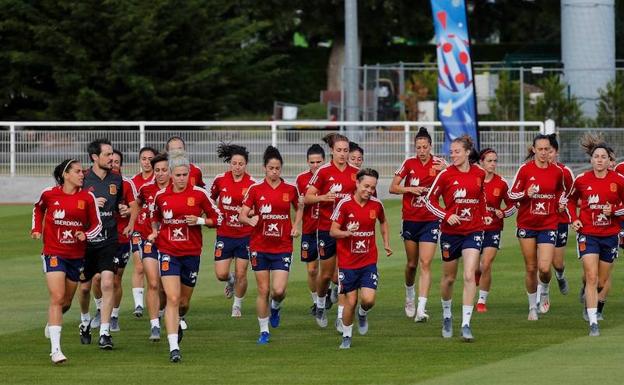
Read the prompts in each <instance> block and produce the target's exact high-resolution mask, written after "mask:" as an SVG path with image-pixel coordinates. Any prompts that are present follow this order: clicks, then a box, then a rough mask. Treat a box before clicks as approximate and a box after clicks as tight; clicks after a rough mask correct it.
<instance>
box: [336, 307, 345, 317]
mask: <svg viewBox="0 0 624 385" xmlns="http://www.w3.org/2000/svg"><path fill="white" fill-rule="evenodd" d="M343 312H344V306H342V305H338V312H337V315H336V317H337V318H340V319H342V313H343Z"/></svg>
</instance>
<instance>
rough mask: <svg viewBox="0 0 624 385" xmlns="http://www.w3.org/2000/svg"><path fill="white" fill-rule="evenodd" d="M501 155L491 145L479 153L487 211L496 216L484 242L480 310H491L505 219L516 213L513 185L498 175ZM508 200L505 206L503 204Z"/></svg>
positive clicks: (486, 229)
mask: <svg viewBox="0 0 624 385" xmlns="http://www.w3.org/2000/svg"><path fill="white" fill-rule="evenodd" d="M497 162H498V155H497V154H496V151H494V150H493V149H491V148H486V149H484V150H482V151H481V152H480V153H479V163H480V165H481V167H482V168H483V169H484V170H485V180H484V181H483V189H484V190H485V202H486V206H487V207H486V209H487V212H488V213H489V214H490V216H491V217H492V223H490V224H489V225H487V226H485V228H484V233H483V243H482V244H481V263H480V266H479V270H478V273H477V277H479V278H478V279H477V281H478V282H477V284H478V285H479V299H478V300H477V312H479V313H485V312H486V311H487V305H486V303H487V298H488V294H489V293H490V287H491V285H492V263H493V262H494V258H496V253H497V252H498V250H499V249H500V242H501V232H502V230H503V224H504V223H503V219H504V218H508V217H510V216H512V215H513V214H514V213H515V212H516V205H515V204H514V203H513V202H512V200H511V199H510V198H509V194H508V191H509V186H508V185H507V182H505V180H504V179H503V178H501V177H500V176H499V175H498V174H496V164H497ZM503 202H505V206H506V207H505V208H502V207H501V205H502V203H503Z"/></svg>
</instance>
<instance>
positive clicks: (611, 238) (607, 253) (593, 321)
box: [568, 134, 624, 337]
mask: <svg viewBox="0 0 624 385" xmlns="http://www.w3.org/2000/svg"><path fill="white" fill-rule="evenodd" d="M581 146H582V147H583V148H584V149H585V152H586V153H587V154H588V155H589V156H590V157H591V166H592V170H591V171H587V172H584V173H582V174H581V175H579V176H578V177H577V178H576V180H575V181H574V184H573V186H572V192H571V193H570V196H569V197H568V211H569V212H570V215H571V216H572V220H573V221H572V227H573V228H574V229H575V230H576V232H577V237H576V240H577V249H578V255H579V259H581V260H582V263H583V272H584V281H585V307H586V308H587V316H588V320H589V335H590V336H592V337H597V336H599V335H600V329H599V328H598V317H597V310H598V309H597V307H598V293H600V291H602V289H603V288H604V287H605V285H606V284H607V282H608V281H609V279H610V275H611V268H612V264H613V261H614V260H615V258H617V252H618V233H619V231H620V224H619V221H620V219H619V218H616V216H617V217H621V216H622V215H624V208H623V206H622V203H623V202H624V177H623V176H622V175H620V174H618V173H617V172H615V171H612V170H609V162H610V161H612V160H614V159H610V156H609V153H610V152H612V151H611V149H610V148H609V146H607V144H605V143H604V142H602V141H601V140H599V138H598V137H596V136H594V135H591V134H586V135H585V136H584V137H583V139H582V141H581ZM577 202H580V214H579V213H577V208H579V205H578V204H577Z"/></svg>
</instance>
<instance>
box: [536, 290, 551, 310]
mask: <svg viewBox="0 0 624 385" xmlns="http://www.w3.org/2000/svg"><path fill="white" fill-rule="evenodd" d="M537 309H538V310H539V312H540V314H546V313H548V310H550V297H549V295H548V293H541V294H540V301H539V303H538V304H537Z"/></svg>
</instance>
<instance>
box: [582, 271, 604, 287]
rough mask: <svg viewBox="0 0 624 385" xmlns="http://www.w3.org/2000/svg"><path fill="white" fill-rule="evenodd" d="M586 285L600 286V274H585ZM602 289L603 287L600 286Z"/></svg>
mask: <svg viewBox="0 0 624 385" xmlns="http://www.w3.org/2000/svg"><path fill="white" fill-rule="evenodd" d="M585 285H586V286H590V287H594V286H598V274H593V273H590V274H585ZM600 289H601V290H602V288H600Z"/></svg>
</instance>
